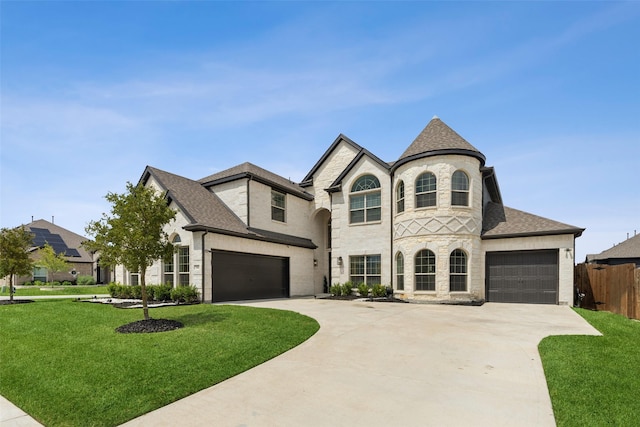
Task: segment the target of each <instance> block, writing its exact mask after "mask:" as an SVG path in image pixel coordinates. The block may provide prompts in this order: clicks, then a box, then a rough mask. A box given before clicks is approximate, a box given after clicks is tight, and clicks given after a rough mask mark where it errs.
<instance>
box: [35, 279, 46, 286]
mask: <svg viewBox="0 0 640 427" xmlns="http://www.w3.org/2000/svg"><path fill="white" fill-rule="evenodd" d="M33 284H34V286H44V282H42V281H40V280H36V281H35V282H33Z"/></svg>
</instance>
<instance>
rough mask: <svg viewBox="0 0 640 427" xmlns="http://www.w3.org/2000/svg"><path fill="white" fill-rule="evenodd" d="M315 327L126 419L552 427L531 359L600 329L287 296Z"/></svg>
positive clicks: (491, 312)
mask: <svg viewBox="0 0 640 427" xmlns="http://www.w3.org/2000/svg"><path fill="white" fill-rule="evenodd" d="M246 305H250V306H255V307H270V308H278V309H285V310H292V311H296V312H300V313H302V314H305V315H308V316H310V317H313V318H315V319H316V320H318V322H319V323H320V330H319V331H318V332H317V333H316V334H315V335H314V336H313V337H311V338H310V339H309V340H307V341H306V342H304V343H302V344H301V345H300V346H298V347H296V348H294V349H292V350H291V351H288V352H287V353H284V354H282V355H280V356H278V357H276V358H274V359H272V360H270V361H267V362H265V363H263V364H262V365H259V366H256V367H255V368H253V369H251V370H249V371H246V372H244V373H242V374H240V375H237V376H235V377H233V378H231V379H229V380H227V381H224V382H222V383H220V384H217V385H215V386H213V387H211V388H208V389H205V390H202V391H200V392H198V393H196V394H194V395H192V396H189V397H187V398H184V399H182V400H179V401H176V402H174V403H172V404H170V405H168V406H166V407H163V408H160V409H158V410H156V411H153V412H150V413H149V414H146V415H144V416H142V417H139V418H137V419H134V420H132V421H130V422H128V423H126V424H125V425H126V426H150V425H153V426H174V425H177V424H180V425H183V426H212V425H215V426H255V427H262V426H513V425H519V426H527V425H530V426H554V425H555V421H554V417H553V409H552V407H551V401H550V398H549V393H548V390H547V385H546V380H545V377H544V372H543V369H542V364H541V361H540V356H539V355H538V349H537V346H538V343H539V342H540V340H541V339H542V338H544V337H546V336H549V335H563V334H582V335H599V333H598V331H597V330H595V329H594V328H593V327H591V326H590V325H589V324H588V323H587V322H586V321H584V320H583V319H582V318H581V317H580V316H579V315H577V314H576V313H574V312H573V311H572V310H571V309H570V308H569V307H566V306H553V305H528V304H496V303H494V304H485V305H483V306H481V307H470V306H452V305H427V304H394V303H382V302H358V301H331V300H322V299H287V300H273V301H262V302H250V303H246Z"/></svg>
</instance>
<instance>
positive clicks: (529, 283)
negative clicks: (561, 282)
mask: <svg viewBox="0 0 640 427" xmlns="http://www.w3.org/2000/svg"><path fill="white" fill-rule="evenodd" d="M485 271H486V291H487V292H486V296H487V301H490V302H522V303H535V304H557V303H558V251H557V250H543V251H518V252H487V258H486V270H485Z"/></svg>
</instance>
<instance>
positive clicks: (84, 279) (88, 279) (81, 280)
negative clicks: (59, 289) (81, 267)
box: [76, 275, 96, 286]
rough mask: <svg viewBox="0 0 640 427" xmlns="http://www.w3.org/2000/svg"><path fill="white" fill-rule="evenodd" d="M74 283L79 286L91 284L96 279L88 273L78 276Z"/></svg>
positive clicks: (93, 283) (94, 282)
mask: <svg viewBox="0 0 640 427" xmlns="http://www.w3.org/2000/svg"><path fill="white" fill-rule="evenodd" d="M76 283H77V284H78V285H80V286H93V285H95V284H96V279H94V278H93V276H90V275H83V276H78V279H77V280H76Z"/></svg>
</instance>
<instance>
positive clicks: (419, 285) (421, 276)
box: [415, 249, 436, 291]
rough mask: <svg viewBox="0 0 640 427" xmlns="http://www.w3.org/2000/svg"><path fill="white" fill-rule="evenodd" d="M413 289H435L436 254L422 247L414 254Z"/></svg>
mask: <svg viewBox="0 0 640 427" xmlns="http://www.w3.org/2000/svg"><path fill="white" fill-rule="evenodd" d="M415 290H416V291H435V290H436V255H435V254H434V253H433V252H431V251H430V250H429V249H422V250H421V251H420V252H418V253H417V254H416V258H415Z"/></svg>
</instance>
